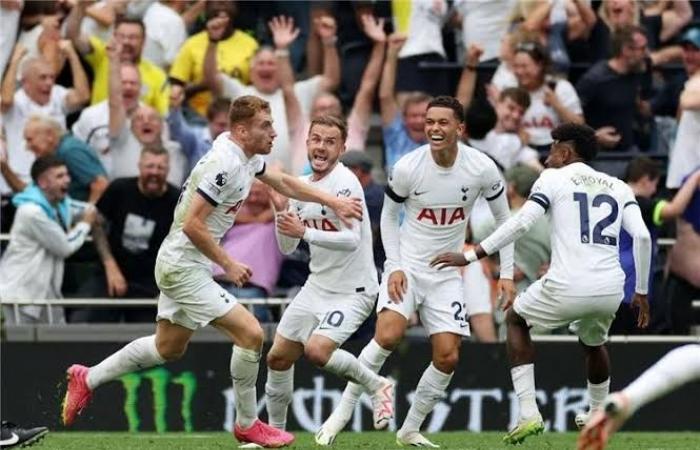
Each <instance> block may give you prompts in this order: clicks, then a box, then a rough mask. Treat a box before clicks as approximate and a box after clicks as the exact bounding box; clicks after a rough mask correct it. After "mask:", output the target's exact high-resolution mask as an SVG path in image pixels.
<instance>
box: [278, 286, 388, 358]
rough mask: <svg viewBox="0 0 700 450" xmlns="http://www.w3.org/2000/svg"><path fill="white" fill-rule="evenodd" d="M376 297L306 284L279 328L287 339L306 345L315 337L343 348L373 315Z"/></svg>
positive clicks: (279, 331)
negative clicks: (314, 335)
mask: <svg viewBox="0 0 700 450" xmlns="http://www.w3.org/2000/svg"><path fill="white" fill-rule="evenodd" d="M375 301H376V295H368V294H366V293H364V292H361V293H352V294H345V293H338V292H331V291H328V290H325V289H323V288H321V287H319V286H317V285H315V284H312V283H306V284H304V286H303V287H302V288H301V290H300V291H299V293H298V294H297V295H296V297H294V300H292V302H291V303H290V304H289V306H287V308H286V309H285V310H284V314H282V319H281V320H280V323H279V325H277V333H278V334H279V335H280V336H282V337H283V338H285V339H288V340H290V341H294V342H301V343H303V344H306V342H307V341H308V340H309V338H310V337H311V335H312V334H320V335H321V336H325V337H327V338H328V339H330V340H332V341H333V342H335V343H337V344H338V346H340V345H342V344H343V343H344V342H345V341H346V340H347V339H348V338H349V337H350V336H352V334H353V333H354V332H355V331H357V329H358V328H360V325H362V323H363V322H364V321H365V320H366V319H367V317H368V316H369V315H370V314H371V313H372V309H373V308H374V304H375Z"/></svg>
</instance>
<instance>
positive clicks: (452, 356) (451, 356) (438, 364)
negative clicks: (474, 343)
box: [433, 349, 459, 373]
mask: <svg viewBox="0 0 700 450" xmlns="http://www.w3.org/2000/svg"><path fill="white" fill-rule="evenodd" d="M458 363H459V350H458V349H455V350H453V351H449V352H444V353H439V354H437V355H434V356H433V366H435V368H436V369H437V370H439V371H440V372H442V373H452V372H454V370H455V369H456V368H457V364H458Z"/></svg>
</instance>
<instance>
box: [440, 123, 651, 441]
mask: <svg viewBox="0 0 700 450" xmlns="http://www.w3.org/2000/svg"><path fill="white" fill-rule="evenodd" d="M552 139H554V143H553V144H552V146H551V149H550V152H549V157H548V158H547V161H546V164H547V167H548V169H547V170H545V171H544V172H542V175H540V177H539V179H538V180H537V182H536V183H535V185H534V186H533V188H532V194H531V195H530V197H529V199H528V201H527V202H525V204H524V205H523V207H522V208H521V209H520V211H519V212H518V213H517V214H515V215H514V216H513V217H512V218H511V219H510V220H508V221H507V222H506V223H505V224H503V225H502V226H500V227H499V228H498V229H497V230H496V231H494V232H493V233H492V234H491V235H490V236H489V237H488V238H486V239H485V240H483V241H482V242H481V243H480V244H479V245H477V246H476V248H475V249H472V250H469V251H467V252H466V253H464V254H462V253H446V254H440V255H439V256H437V257H435V258H434V259H433V261H432V263H431V266H433V267H437V268H439V269H444V268H447V267H452V266H464V265H467V264H469V263H471V262H474V261H476V260H478V259H481V258H483V257H485V256H487V255H490V254H493V253H494V252H496V251H497V250H498V249H500V248H502V247H503V246H504V245H508V244H510V243H512V242H513V241H515V240H517V239H518V238H520V237H521V236H522V235H523V234H524V233H525V232H527V230H528V229H530V227H531V226H532V225H533V224H534V223H535V221H536V220H537V219H538V218H540V217H542V216H543V215H544V214H545V213H547V212H549V213H550V217H551V224H552V262H551V265H550V268H549V270H548V271H547V273H546V274H545V275H544V276H543V277H542V278H540V279H539V280H537V281H536V282H535V283H533V284H532V285H530V286H529V287H528V288H527V290H526V291H525V292H523V293H522V294H521V295H519V296H518V298H516V299H515V302H510V301H508V302H507V303H506V304H505V305H504V310H508V313H507V316H506V324H507V327H508V341H507V350H508V359H509V360H510V364H511V377H512V379H513V387H514V388H515V393H516V395H517V396H518V401H519V404H520V418H519V420H518V423H517V425H516V426H515V427H514V428H513V429H512V430H511V431H510V432H509V433H508V434H507V435H506V436H505V437H504V438H503V440H504V441H505V442H506V443H509V444H517V443H520V442H522V441H523V440H524V439H525V438H526V437H528V436H531V435H534V434H539V433H541V432H542V431H544V421H543V420H542V416H541V415H540V412H539V410H538V408H537V402H536V394H535V366H534V353H535V347H534V345H533V343H532V341H531V340H530V327H532V326H539V327H542V328H545V329H555V328H559V327H562V326H564V325H569V329H570V330H571V331H572V332H574V333H575V334H577V335H578V337H579V342H580V343H581V346H582V347H583V350H584V353H585V360H586V372H587V378H588V393H589V397H590V411H589V413H588V414H586V413H582V414H580V415H578V416H577V417H576V424H577V425H579V426H582V425H584V424H585V423H586V421H587V420H588V417H589V414H590V412H593V411H595V410H598V409H600V407H601V406H602V404H603V401H604V400H605V397H606V396H607V395H608V392H609V390H610V361H609V357H608V353H607V350H606V348H605V346H604V344H605V342H606V341H607V337H608V329H609V328H610V324H611V322H612V320H613V318H614V317H615V312H616V311H617V309H618V307H619V305H620V302H621V301H622V297H623V292H624V291H623V287H624V282H625V274H624V272H623V270H622V267H621V266H620V261H619V257H618V239H619V235H620V229H621V228H624V229H625V230H626V231H627V232H628V233H629V234H630V235H631V236H632V238H633V242H634V243H633V248H634V261H635V267H636V268H637V272H636V273H637V277H636V287H635V292H636V293H635V295H634V298H633V300H632V303H633V304H634V305H636V306H638V307H639V316H638V325H639V326H640V327H646V325H647V323H648V320H649V304H648V302H647V286H648V282H647V280H648V276H649V263H650V260H651V239H650V237H649V232H648V231H647V228H646V226H645V225H644V221H643V220H642V216H641V213H640V211H639V205H638V204H637V202H636V200H635V198H634V193H633V192H632V190H631V189H630V188H629V186H627V185H626V184H625V183H623V182H622V181H620V180H618V179H617V178H614V177H611V176H609V175H607V174H604V173H602V172H597V171H595V170H594V169H592V168H591V167H590V166H589V165H588V164H586V163H587V162H589V161H590V160H592V159H593V158H594V157H595V155H596V154H597V152H598V146H597V143H596V139H595V132H594V131H593V129H592V128H590V127H588V126H587V125H579V124H573V123H566V124H563V125H560V126H558V127H557V128H555V129H554V130H552ZM511 306H512V308H511Z"/></svg>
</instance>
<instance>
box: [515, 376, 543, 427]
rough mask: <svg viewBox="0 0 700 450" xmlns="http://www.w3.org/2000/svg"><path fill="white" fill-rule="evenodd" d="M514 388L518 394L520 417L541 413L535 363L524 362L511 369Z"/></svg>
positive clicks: (527, 417)
mask: <svg viewBox="0 0 700 450" xmlns="http://www.w3.org/2000/svg"><path fill="white" fill-rule="evenodd" d="M510 377H511V378H512V380H513V389H514V390H515V394H516V395H517V396H518V404H519V406H520V419H531V418H533V417H535V416H537V415H539V413H540V411H539V409H537V398H536V393H535V365H534V364H523V365H520V366H515V367H513V368H512V369H510Z"/></svg>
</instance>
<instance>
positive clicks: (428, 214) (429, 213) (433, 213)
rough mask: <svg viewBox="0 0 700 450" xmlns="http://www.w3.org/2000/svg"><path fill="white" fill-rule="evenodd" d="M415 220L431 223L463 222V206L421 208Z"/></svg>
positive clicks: (448, 223)
mask: <svg viewBox="0 0 700 450" xmlns="http://www.w3.org/2000/svg"><path fill="white" fill-rule="evenodd" d="M416 220H418V221H419V222H424V223H429V224H431V225H452V224H453V223H458V222H464V220H465V215H464V208H462V207H459V208H435V209H433V208H423V209H421V210H420V212H419V213H418V217H417V218H416Z"/></svg>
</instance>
